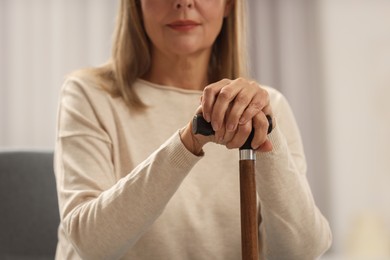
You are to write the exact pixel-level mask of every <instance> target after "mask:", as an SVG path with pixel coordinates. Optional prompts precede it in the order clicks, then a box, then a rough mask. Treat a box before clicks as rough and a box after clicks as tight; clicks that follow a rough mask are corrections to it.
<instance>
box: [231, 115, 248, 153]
mask: <svg viewBox="0 0 390 260" xmlns="http://www.w3.org/2000/svg"><path fill="white" fill-rule="evenodd" d="M251 131H252V123H251V122H248V123H246V124H244V125H238V127H237V131H236V133H235V135H234V137H233V138H232V139H231V140H230V141H229V142H227V143H226V147H227V148H228V149H234V148H240V147H241V146H243V145H244V143H245V142H246V140H247V139H248V137H249V134H250V133H251Z"/></svg>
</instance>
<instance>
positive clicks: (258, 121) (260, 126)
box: [251, 112, 268, 150]
mask: <svg viewBox="0 0 390 260" xmlns="http://www.w3.org/2000/svg"><path fill="white" fill-rule="evenodd" d="M252 124H253V128H254V130H255V134H254V136H253V139H252V143H251V146H252V148H253V149H255V150H256V149H258V148H259V147H260V146H261V145H262V144H263V143H264V142H265V141H266V140H267V134H268V120H267V117H266V116H265V114H264V113H262V112H261V113H258V114H257V115H256V116H255V117H254V118H253V120H252Z"/></svg>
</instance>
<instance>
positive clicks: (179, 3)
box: [175, 0, 194, 10]
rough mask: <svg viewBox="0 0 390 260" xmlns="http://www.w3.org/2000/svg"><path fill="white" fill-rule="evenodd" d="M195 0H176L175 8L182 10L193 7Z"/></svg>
mask: <svg viewBox="0 0 390 260" xmlns="http://www.w3.org/2000/svg"><path fill="white" fill-rule="evenodd" d="M193 7H194V1H193V0H176V1H175V9H177V10H180V9H182V8H193Z"/></svg>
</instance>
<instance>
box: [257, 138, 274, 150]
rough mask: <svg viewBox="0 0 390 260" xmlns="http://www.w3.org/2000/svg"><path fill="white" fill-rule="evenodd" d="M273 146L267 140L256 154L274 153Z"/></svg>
mask: <svg viewBox="0 0 390 260" xmlns="http://www.w3.org/2000/svg"><path fill="white" fill-rule="evenodd" d="M272 149H273V146H272V143H271V141H270V140H266V141H265V142H264V143H263V144H262V145H260V147H259V148H257V149H256V152H270V151H272Z"/></svg>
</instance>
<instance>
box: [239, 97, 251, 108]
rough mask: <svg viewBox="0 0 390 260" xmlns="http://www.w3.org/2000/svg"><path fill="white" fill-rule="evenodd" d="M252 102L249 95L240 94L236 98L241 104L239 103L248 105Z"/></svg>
mask: <svg viewBox="0 0 390 260" xmlns="http://www.w3.org/2000/svg"><path fill="white" fill-rule="evenodd" d="M249 102H250V99H249V97H248V96H247V95H238V96H237V97H236V99H235V103H237V104H239V105H245V106H246V105H248V103H249Z"/></svg>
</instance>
